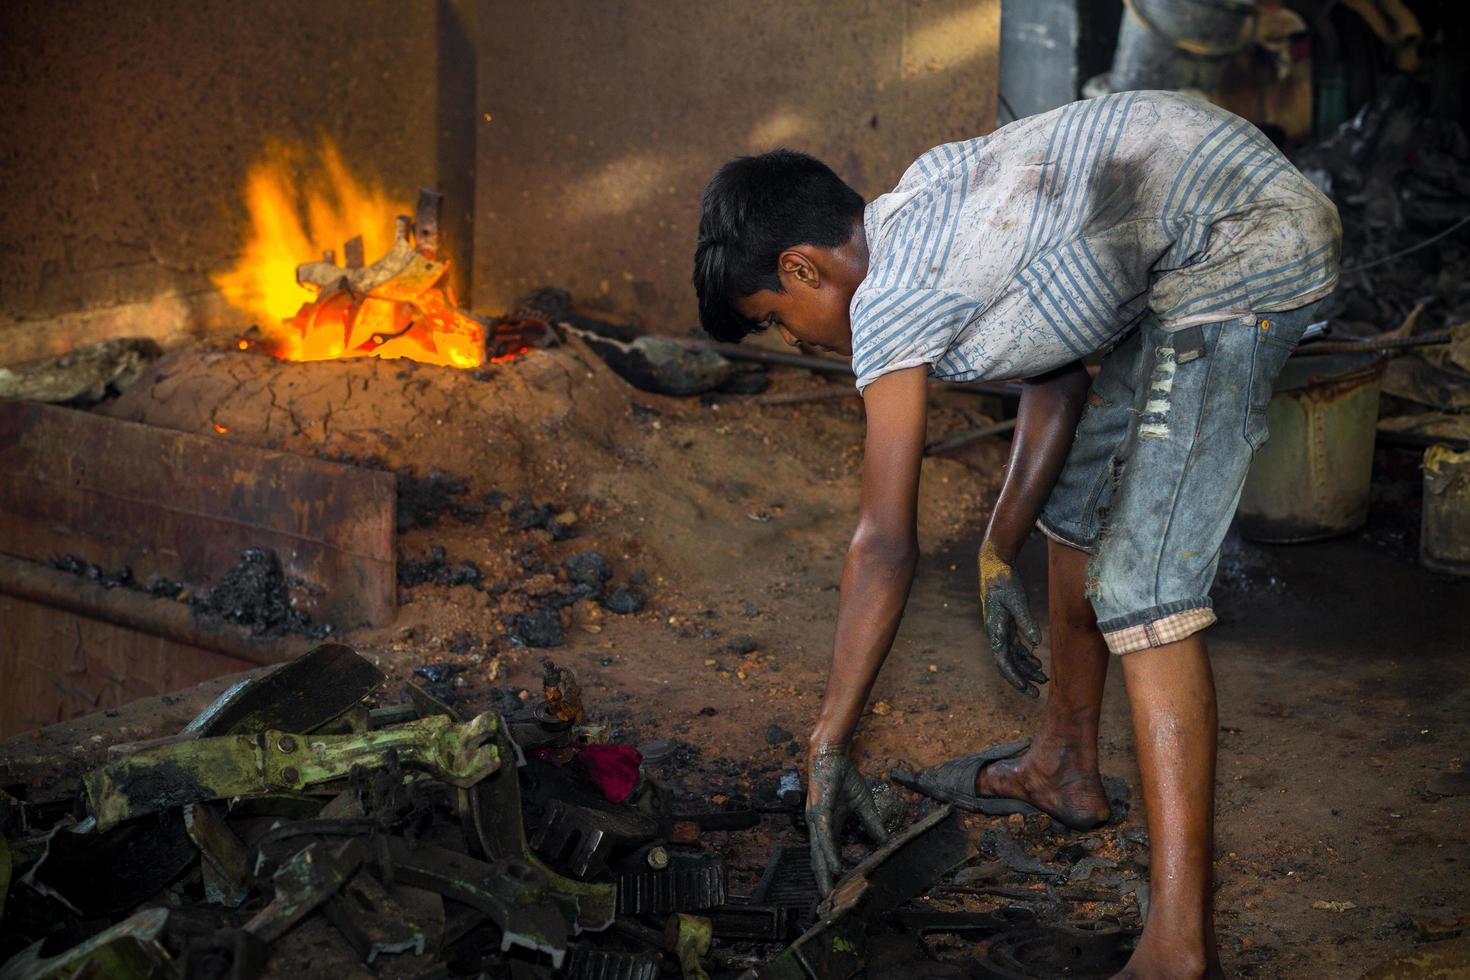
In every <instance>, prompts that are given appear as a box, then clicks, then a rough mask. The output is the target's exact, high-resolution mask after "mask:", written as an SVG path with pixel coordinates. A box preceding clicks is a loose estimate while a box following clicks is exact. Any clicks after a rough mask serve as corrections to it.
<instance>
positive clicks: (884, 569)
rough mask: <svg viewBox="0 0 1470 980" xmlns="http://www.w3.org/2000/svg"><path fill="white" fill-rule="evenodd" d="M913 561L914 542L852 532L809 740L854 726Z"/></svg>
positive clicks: (838, 735)
mask: <svg viewBox="0 0 1470 980" xmlns="http://www.w3.org/2000/svg"><path fill="white" fill-rule="evenodd" d="M917 562H918V547H917V545H916V544H915V543H913V542H890V543H881V542H873V541H870V540H865V539H864V536H863V533H862V531H861V530H859V532H858V534H857V535H856V536H854V538H853V543H852V546H851V547H850V548H849V549H848V552H847V560H846V562H845V563H844V564H843V568H842V595H841V598H840V600H839V602H838V607H837V635H836V638H835V640H834V642H833V650H832V667H831V670H830V671H829V672H828V675H827V691H826V693H825V695H824V696H823V698H822V710H821V713H820V715H819V716H818V719H817V724H816V727H815V728H814V729H813V731H812V742H813V744H814V745H820V744H821V743H823V742H840V741H844V740H846V739H847V738H848V737H849V736H851V735H852V732H853V730H854V729H855V728H856V727H857V721H858V717H859V716H860V715H861V714H862V710H863V705H865V704H866V703H867V700H868V695H869V694H870V693H871V692H872V689H873V682H874V680H876V679H877V676H878V671H879V669H880V668H881V667H882V666H883V661H884V660H885V659H886V658H887V656H888V651H889V649H890V648H892V646H893V637H894V635H895V634H896V633H897V632H898V624H899V621H900V620H901V619H902V618H903V607H904V604H905V603H906V602H907V601H908V596H909V588H910V586H911V585H912V584H913V578H914V566H915V564H916V563H917Z"/></svg>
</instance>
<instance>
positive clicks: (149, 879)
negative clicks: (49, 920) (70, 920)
mask: <svg viewBox="0 0 1470 980" xmlns="http://www.w3.org/2000/svg"><path fill="white" fill-rule="evenodd" d="M196 853H197V852H196V850H195V847H194V843H193V841H191V840H190V839H189V836H188V834H187V833H185V830H184V818H183V816H182V815H181V814H179V813H177V812H170V813H163V814H159V816H158V819H157V820H149V821H140V822H139V823H135V824H129V825H127V826H124V827H117V828H114V829H113V830H110V831H108V832H106V833H95V832H93V833H87V832H80V833H79V832H77V831H75V830H73V829H71V828H68V827H65V826H62V825H58V826H56V827H55V828H53V829H52V831H51V832H50V833H49V834H47V835H46V850H45V852H44V853H43V854H42V856H41V859H40V860H39V861H37V862H36V863H35V864H33V865H32V866H31V868H30V870H29V871H27V872H26V874H25V875H24V876H23V877H22V878H21V879H20V880H21V881H23V882H25V883H26V884H27V885H29V886H30V887H32V888H35V889H36V890H37V891H39V892H41V893H43V894H46V895H51V896H53V897H55V898H57V899H59V900H60V901H61V902H62V903H63V904H65V905H66V906H67V907H69V908H71V909H73V910H74V911H76V912H77V913H78V914H80V915H82V916H85V917H86V918H100V917H102V916H107V915H116V914H118V913H121V912H125V911H127V910H128V909H131V908H133V907H134V906H136V905H137V904H138V903H139V902H142V901H144V900H145V899H147V898H149V897H151V896H153V895H156V894H158V892H160V891H162V890H163V889H164V888H166V887H168V885H169V883H170V882H172V881H173V880H174V879H175V878H177V877H178V876H179V875H181V874H183V873H184V870H185V869H186V868H188V867H189V865H190V864H191V863H192V862H193V861H194V857H195V854H196ZM99 883H101V884H100V885H99Z"/></svg>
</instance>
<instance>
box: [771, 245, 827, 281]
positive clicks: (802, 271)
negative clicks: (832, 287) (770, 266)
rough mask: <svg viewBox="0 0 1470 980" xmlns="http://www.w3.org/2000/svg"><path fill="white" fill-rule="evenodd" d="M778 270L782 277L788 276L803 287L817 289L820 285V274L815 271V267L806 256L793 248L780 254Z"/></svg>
mask: <svg viewBox="0 0 1470 980" xmlns="http://www.w3.org/2000/svg"><path fill="white" fill-rule="evenodd" d="M780 269H781V274H782V276H790V277H791V278H793V279H795V280H796V281H797V282H799V283H801V284H802V285H804V286H812V287H817V286H820V285H821V284H822V277H821V273H819V272H818V271H817V267H816V265H815V264H813V262H812V260H811V259H810V258H809V257H808V256H807V255H805V254H804V253H802V252H799V251H797V250H796V249H794V248H791V249H787V250H786V251H784V252H782V253H781V258H780Z"/></svg>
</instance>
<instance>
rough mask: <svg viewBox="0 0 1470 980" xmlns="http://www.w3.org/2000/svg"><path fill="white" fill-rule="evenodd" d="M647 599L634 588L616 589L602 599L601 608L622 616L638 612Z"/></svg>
mask: <svg viewBox="0 0 1470 980" xmlns="http://www.w3.org/2000/svg"><path fill="white" fill-rule="evenodd" d="M647 601H648V599H647V598H646V597H645V596H644V595H643V593H642V592H639V591H638V590H636V589H616V590H614V591H613V592H612V593H611V594H609V595H608V597H607V598H606V599H603V600H602V605H603V608H605V609H607V610H608V611H609V612H615V613H618V614H620V615H623V616H627V615H629V614H631V613H635V612H638V611H639V610H640V609H642V608H643V605H644V603H646V602H647Z"/></svg>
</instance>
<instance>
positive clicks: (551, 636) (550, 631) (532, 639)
mask: <svg viewBox="0 0 1470 980" xmlns="http://www.w3.org/2000/svg"><path fill="white" fill-rule="evenodd" d="M506 626H507V627H508V628H509V629H510V632H511V635H512V636H514V637H516V638H517V639H519V640H520V641H521V642H522V643H524V644H525V645H526V646H528V647H559V646H561V645H562V644H563V643H564V642H566V635H565V634H564V633H563V632H562V628H561V617H560V616H559V615H557V613H556V610H554V609H537V610H536V611H535V612H528V613H521V614H519V615H515V616H511V617H510V619H508V620H507V621H506Z"/></svg>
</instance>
